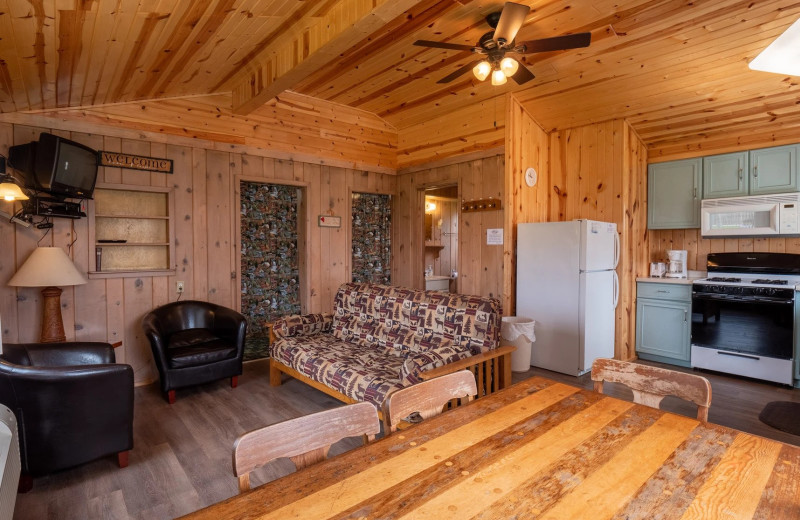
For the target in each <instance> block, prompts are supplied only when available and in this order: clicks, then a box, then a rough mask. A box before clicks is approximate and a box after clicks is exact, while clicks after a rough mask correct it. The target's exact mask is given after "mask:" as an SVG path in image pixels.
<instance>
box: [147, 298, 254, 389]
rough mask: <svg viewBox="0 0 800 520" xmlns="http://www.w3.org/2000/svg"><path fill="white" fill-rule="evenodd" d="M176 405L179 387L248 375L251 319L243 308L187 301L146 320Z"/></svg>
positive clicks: (158, 363)
mask: <svg viewBox="0 0 800 520" xmlns="http://www.w3.org/2000/svg"><path fill="white" fill-rule="evenodd" d="M142 326H143V328H144V332H145V334H146V335H147V339H149V340H150V347H151V348H152V349H153V358H154V359H155V362H156V367H157V368H158V375H159V377H160V378H161V390H162V391H163V392H164V394H165V395H166V398H167V401H169V403H170V404H172V403H174V402H175V389H177V388H183V387H186V386H192V385H198V384H201V383H208V382H210V381H216V380H218V379H224V378H227V377H230V378H231V386H232V387H234V388H235V387H236V384H237V380H238V376H240V375H241V374H242V357H243V355H244V336H245V333H246V332H247V321H246V320H245V317H244V316H242V315H241V314H239V313H238V312H236V311H234V310H231V309H228V308H226V307H222V306H220V305H215V304H213V303H208V302H201V301H194V300H187V301H179V302H172V303H168V304H166V305H162V306H161V307H158V308H157V309H154V310H152V311H150V312H149V313H148V314H146V315H145V317H144V320H143V322H142Z"/></svg>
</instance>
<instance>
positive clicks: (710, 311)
mask: <svg viewBox="0 0 800 520" xmlns="http://www.w3.org/2000/svg"><path fill="white" fill-rule="evenodd" d="M793 328H794V301H793V300H792V299H779V298H775V299H767V298H747V297H745V298H742V297H738V296H734V295H725V294H706V293H698V292H695V293H693V295H692V345H694V346H698V347H705V348H712V349H718V350H722V351H730V352H737V353H742V354H750V355H753V356H766V357H771V358H778V359H791V358H792V354H793V349H794V336H793Z"/></svg>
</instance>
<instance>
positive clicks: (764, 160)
mask: <svg viewBox="0 0 800 520" xmlns="http://www.w3.org/2000/svg"><path fill="white" fill-rule="evenodd" d="M797 149H798V145H794V144H793V145H789V146H775V147H772V148H762V149H760V150H751V151H750V195H765V194H769V193H785V192H791V191H798V184H797Z"/></svg>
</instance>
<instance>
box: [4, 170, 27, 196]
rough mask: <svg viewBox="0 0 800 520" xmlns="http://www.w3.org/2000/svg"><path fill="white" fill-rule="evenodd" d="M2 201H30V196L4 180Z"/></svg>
mask: <svg viewBox="0 0 800 520" xmlns="http://www.w3.org/2000/svg"><path fill="white" fill-rule="evenodd" d="M0 177H2V176H0ZM0 199H2V200H5V201H7V202H10V201H12V200H28V196H27V195H25V194H24V193H23V192H22V190H21V189H20V187H19V186H17V185H16V184H14V183H13V182H6V181H5V179H3V182H0Z"/></svg>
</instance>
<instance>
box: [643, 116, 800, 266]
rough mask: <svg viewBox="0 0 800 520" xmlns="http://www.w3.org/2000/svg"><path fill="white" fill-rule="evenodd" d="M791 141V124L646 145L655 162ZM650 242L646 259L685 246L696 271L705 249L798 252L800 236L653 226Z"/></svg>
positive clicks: (796, 133)
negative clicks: (713, 234)
mask: <svg viewBox="0 0 800 520" xmlns="http://www.w3.org/2000/svg"><path fill="white" fill-rule="evenodd" d="M794 143H800V130H798V129H797V128H794V127H791V128H777V129H774V130H772V131H770V132H744V133H742V132H737V131H736V130H735V129H733V130H728V131H727V132H724V133H715V134H713V135H706V134H705V133H704V134H698V135H696V136H694V137H693V138H692V139H682V140H680V142H674V143H672V142H659V143H654V144H652V145H648V160H649V162H651V163H656V162H664V161H672V160H677V159H687V158H691V157H702V156H706V155H716V154H720V153H728V152H738V151H742V150H753V149H757V148H767V147H770V146H779V145H783V144H794ZM649 243H650V247H649V250H648V261H650V262H663V261H666V257H667V250H668V249H686V250H687V252H688V262H687V263H688V267H689V269H692V270H698V271H705V269H706V255H708V253H720V252H739V251H741V252H752V251H756V252H774V253H800V239H797V238H729V239H719V238H718V239H707V238H701V237H700V230H699V229H674V230H673V229H654V230H652V231H650V241H649Z"/></svg>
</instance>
